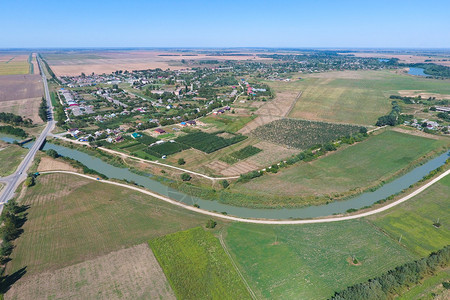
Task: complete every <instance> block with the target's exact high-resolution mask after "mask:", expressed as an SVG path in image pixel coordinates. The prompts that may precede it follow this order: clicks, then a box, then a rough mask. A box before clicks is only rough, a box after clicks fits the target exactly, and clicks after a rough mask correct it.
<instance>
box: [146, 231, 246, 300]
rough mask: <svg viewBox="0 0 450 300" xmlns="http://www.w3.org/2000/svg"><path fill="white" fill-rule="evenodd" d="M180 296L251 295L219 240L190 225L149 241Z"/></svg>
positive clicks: (221, 297)
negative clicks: (186, 228) (182, 229)
mask: <svg viewBox="0 0 450 300" xmlns="http://www.w3.org/2000/svg"><path fill="white" fill-rule="evenodd" d="M149 244H150V247H151V248H152V250H153V253H154V254H155V257H156V259H157V260H158V262H159V264H160V265H161V267H162V269H163V270H164V273H165V274H166V276H167V279H168V280H169V282H170V284H171V286H172V288H173V290H174V292H175V295H176V296H177V298H180V299H206V298H210V299H251V297H250V295H249V292H248V290H247V288H246V287H245V284H244V282H243V281H242V279H241V277H240V276H239V274H238V273H237V271H236V270H235V269H234V267H233V265H232V263H231V260H230V258H229V257H228V256H227V254H226V253H225V251H224V249H223V248H222V246H221V244H220V242H219V240H218V239H217V238H216V237H214V235H213V234H212V233H210V232H207V231H205V230H204V229H203V228H199V227H197V228H192V229H189V230H186V231H181V232H177V233H173V234H169V235H166V236H164V237H159V238H155V239H152V240H150V241H149Z"/></svg>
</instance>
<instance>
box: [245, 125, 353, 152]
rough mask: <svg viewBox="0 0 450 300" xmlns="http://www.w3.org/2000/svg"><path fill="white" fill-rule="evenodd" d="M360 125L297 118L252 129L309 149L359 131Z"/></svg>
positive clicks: (263, 136)
mask: <svg viewBox="0 0 450 300" xmlns="http://www.w3.org/2000/svg"><path fill="white" fill-rule="evenodd" d="M360 128H361V127H360V126H354V125H345V124H332V123H325V122H315V121H306V120H295V119H282V120H276V121H273V122H271V123H269V124H266V125H263V126H260V127H258V128H257V129H255V130H254V131H252V134H253V135H255V136H256V137H258V138H260V139H263V140H267V141H270V142H272V143H276V144H282V145H285V146H288V147H293V148H297V149H308V148H310V147H312V146H315V145H319V144H325V143H328V142H331V141H334V140H336V139H338V138H341V137H344V136H347V135H351V134H354V133H358V132H359V130H360Z"/></svg>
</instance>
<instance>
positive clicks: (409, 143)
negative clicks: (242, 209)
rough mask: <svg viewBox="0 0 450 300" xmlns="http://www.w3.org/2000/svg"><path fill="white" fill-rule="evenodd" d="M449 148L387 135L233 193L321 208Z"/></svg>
mask: <svg viewBox="0 0 450 300" xmlns="http://www.w3.org/2000/svg"><path fill="white" fill-rule="evenodd" d="M448 145H449V142H448V141H446V140H433V139H428V138H424V137H419V136H414V135H409V134H404V133H399V132H394V131H386V132H383V133H381V134H378V135H375V136H371V137H370V138H368V139H367V140H365V141H363V142H360V143H358V144H355V145H351V146H347V147H346V148H342V149H340V150H338V151H336V152H333V153H330V154H329V155H327V156H325V157H322V158H319V159H317V160H315V161H312V162H310V163H305V162H303V163H299V164H296V165H294V166H292V167H290V168H287V169H283V170H282V171H280V172H278V173H277V174H271V175H265V176H262V177H259V178H255V179H252V180H251V181H249V182H247V183H244V184H238V185H235V186H234V187H233V189H234V190H236V191H238V192H240V193H243V194H252V195H261V196H264V197H260V199H259V201H260V203H264V202H267V203H268V204H269V203H270V205H276V204H278V205H289V204H296V205H302V204H303V205H308V204H309V205H311V204H312V205H314V204H321V203H325V202H326V201H328V200H329V198H330V197H331V198H335V197H337V196H338V195H347V194H349V193H350V194H351V193H353V192H355V191H359V190H364V189H365V188H368V187H371V186H377V185H379V184H381V183H382V181H386V180H389V179H390V178H392V177H394V176H396V174H399V173H401V172H402V170H404V169H407V168H409V167H412V166H414V165H415V164H417V163H418V160H419V159H420V158H421V157H422V156H424V155H426V154H428V153H430V152H432V151H436V150H437V149H444V148H445V147H448ZM282 196H284V198H283V197H282ZM280 197H281V198H280ZM271 198H273V199H271ZM243 202H244V203H243V204H242V205H246V204H245V201H243Z"/></svg>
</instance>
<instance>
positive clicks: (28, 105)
mask: <svg viewBox="0 0 450 300" xmlns="http://www.w3.org/2000/svg"><path fill="white" fill-rule="evenodd" d="M40 104H41V98H40V97H37V98H29V99H21V100H11V101H1V104H0V112H9V113H13V114H16V115H19V116H22V117H25V118H29V119H31V120H32V121H33V123H43V122H42V119H41V118H40V117H39V115H38V112H39V106H40Z"/></svg>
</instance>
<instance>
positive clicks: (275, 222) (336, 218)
mask: <svg viewBox="0 0 450 300" xmlns="http://www.w3.org/2000/svg"><path fill="white" fill-rule="evenodd" d="M50 173H65V174H72V175H77V176H81V177H84V178H88V179H91V180H96V181H97V180H98V179H96V178H94V177H91V176H88V175H85V174H80V173H76V172H70V171H48V172H42V174H50ZM449 174H450V170H447V171H446V172H444V173H442V174H441V175H439V176H438V177H436V178H434V179H433V180H431V181H430V182H428V183H426V184H424V185H423V186H421V187H420V188H418V189H417V190H415V191H413V192H411V193H410V194H408V195H406V196H404V197H402V198H400V199H398V200H396V201H394V202H392V203H390V204H388V205H385V206H382V207H380V208H377V209H374V210H369V211H366V212H363V213H359V214H355V215H350V216H330V217H323V218H318V219H309V220H269V219H245V218H240V217H233V216H228V215H223V214H220V213H215V212H212V211H208V210H204V209H201V208H197V207H194V206H190V205H187V204H185V203H182V202H178V201H176V200H173V199H171V198H169V197H166V196H162V195H160V194H157V193H154V192H150V191H148V190H145V189H143V188H139V187H136V186H130V185H127V184H123V183H118V182H114V181H109V180H99V181H100V182H104V183H107V184H112V185H117V186H120V187H124V188H127V189H130V190H134V191H138V192H140V193H143V194H146V195H149V196H152V197H155V198H157V199H160V200H163V201H165V202H168V203H171V204H173V205H177V206H180V207H182V208H185V209H187V210H191V211H194V212H197V213H200V214H203V215H208V216H212V217H216V218H221V219H226V220H230V221H237V222H243V223H254V224H267V225H269V224H270V225H295V224H312V223H330V222H338V221H346V220H353V219H359V218H362V217H367V216H371V215H374V214H378V213H380V212H383V211H385V210H388V209H390V208H392V207H394V206H397V205H399V204H401V203H403V202H405V201H407V200H409V199H411V198H412V197H414V196H416V195H418V194H420V193H421V192H423V191H424V190H425V189H427V188H429V187H430V186H432V185H433V184H435V183H436V182H438V181H439V180H441V179H442V178H444V177H445V176H447V175H449Z"/></svg>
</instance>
